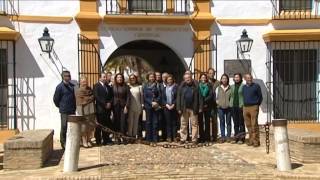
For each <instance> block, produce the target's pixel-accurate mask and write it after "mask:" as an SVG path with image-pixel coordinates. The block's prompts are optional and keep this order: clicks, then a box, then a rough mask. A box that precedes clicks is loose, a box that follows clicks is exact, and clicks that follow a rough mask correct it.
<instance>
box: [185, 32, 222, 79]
mask: <svg viewBox="0 0 320 180" xmlns="http://www.w3.org/2000/svg"><path fill="white" fill-rule="evenodd" d="M217 42H218V35H217V34H214V35H210V36H209V37H207V38H206V39H204V40H199V41H198V44H197V45H196V47H195V51H194V53H193V56H192V58H191V61H190V63H189V70H190V71H191V72H193V75H194V78H198V77H199V75H200V74H201V73H204V72H206V71H207V70H208V68H214V69H215V70H216V74H215V76H217V62H218V61H217V57H218V51H217Z"/></svg>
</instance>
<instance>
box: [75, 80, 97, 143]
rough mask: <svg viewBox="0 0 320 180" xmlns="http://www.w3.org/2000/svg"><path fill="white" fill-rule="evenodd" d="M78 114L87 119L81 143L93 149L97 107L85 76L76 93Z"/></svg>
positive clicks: (82, 130) (82, 126)
mask: <svg viewBox="0 0 320 180" xmlns="http://www.w3.org/2000/svg"><path fill="white" fill-rule="evenodd" d="M75 96H76V105H77V109H76V114H77V115H83V116H85V117H86V119H87V120H86V121H85V122H83V123H82V125H81V141H82V145H83V147H85V148H87V147H92V144H91V137H92V134H93V130H94V128H95V119H96V116H95V105H94V96H93V91H92V89H91V88H90V87H89V86H88V81H87V78H86V77H85V76H82V77H81V78H80V85H79V88H78V89H77V90H76V91H75Z"/></svg>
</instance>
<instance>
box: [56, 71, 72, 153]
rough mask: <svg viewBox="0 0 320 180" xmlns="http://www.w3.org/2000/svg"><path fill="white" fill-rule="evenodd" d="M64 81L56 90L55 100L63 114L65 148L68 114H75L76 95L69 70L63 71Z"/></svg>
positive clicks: (61, 131) (63, 144) (62, 126)
mask: <svg viewBox="0 0 320 180" xmlns="http://www.w3.org/2000/svg"><path fill="white" fill-rule="evenodd" d="M62 78H63V81H62V82H61V83H60V84H58V86H57V87H56V91H55V92H54V96H53V102H54V104H55V105H56V106H57V107H58V108H59V112H60V115H61V130H60V143H61V147H62V149H63V150H64V148H65V144H66V134H67V120H68V115H70V114H75V111H76V97H75V94H74V85H73V84H72V83H70V80H71V75H70V72H69V71H63V72H62Z"/></svg>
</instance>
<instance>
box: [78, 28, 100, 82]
mask: <svg viewBox="0 0 320 180" xmlns="http://www.w3.org/2000/svg"><path fill="white" fill-rule="evenodd" d="M97 46H98V43H95V42H94V41H93V40H91V39H89V38H87V37H85V36H84V35H81V34H78V72H79V80H80V77H81V76H86V77H87V79H88V83H89V86H90V87H93V85H94V83H96V82H97V81H98V79H99V75H100V73H101V72H102V65H101V59H100V53H99V51H98V47H97Z"/></svg>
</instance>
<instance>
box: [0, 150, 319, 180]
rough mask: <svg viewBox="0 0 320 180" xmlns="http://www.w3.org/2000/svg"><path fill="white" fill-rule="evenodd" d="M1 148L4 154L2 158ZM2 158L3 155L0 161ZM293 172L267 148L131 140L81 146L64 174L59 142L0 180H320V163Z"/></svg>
mask: <svg viewBox="0 0 320 180" xmlns="http://www.w3.org/2000/svg"><path fill="white" fill-rule="evenodd" d="M2 155H3V152H2V150H1V154H0V157H1V159H2ZM1 161H2V160H1ZM293 167H294V169H293V171H292V172H289V173H280V172H278V171H276V169H275V159H274V154H273V153H270V154H268V155H267V154H266V153H265V148H264V147H259V148H255V149H254V148H251V147H248V146H246V145H236V144H235V145H233V144H214V145H213V146H209V147H200V148H194V149H184V148H178V149H167V148H162V147H150V146H146V145H138V144H129V145H114V146H104V147H100V148H98V147H95V148H90V149H83V148H82V149H81V152H80V162H79V168H80V169H79V170H80V171H79V172H75V173H63V172H62V168H63V154H62V151H61V150H60V149H59V147H58V145H55V152H54V153H53V154H52V158H51V159H50V160H49V161H48V162H47V164H46V167H44V168H42V169H38V170H21V171H5V170H0V179H320V164H308V165H302V164H299V163H297V162H294V161H293Z"/></svg>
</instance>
